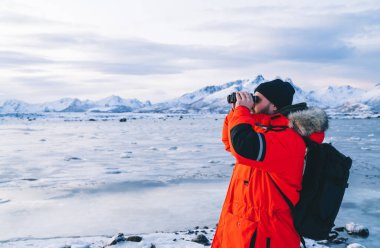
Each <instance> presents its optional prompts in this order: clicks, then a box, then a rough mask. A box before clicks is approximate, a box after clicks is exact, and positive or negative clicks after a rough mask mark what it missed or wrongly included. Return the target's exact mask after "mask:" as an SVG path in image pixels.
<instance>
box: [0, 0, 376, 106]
mask: <svg viewBox="0 0 380 248" xmlns="http://www.w3.org/2000/svg"><path fill="white" fill-rule="evenodd" d="M379 71H380V2H379V0H366V1H360V0H342V1H337V0H336V1H331V0H328V1H325V0H323V1H321V0H320V1H284V0H282V1H270V0H269V1H268V0H265V1H253V0H247V1H244V0H234V1H223V0H207V1H206V0H187V1H184V0H135V1H132V0H130V1H129V0H54V1H53V0H9V1H7V0H0V100H4V99H9V98H16V99H20V100H25V101H27V102H31V103H37V102H44V101H51V100H57V99H59V98H62V97H78V98H80V99H83V100H84V99H92V100H96V99H100V98H103V97H107V96H109V95H112V94H114V95H119V96H121V97H124V98H138V99H140V100H152V101H153V102H158V101H162V100H167V99H170V98H173V97H177V96H180V95H182V94H184V93H186V92H189V91H193V90H196V89H199V88H200V87H203V86H206V85H212V84H222V83H225V82H229V81H234V80H237V79H246V78H252V79H253V78H255V77H256V76H257V75H258V74H262V75H263V76H264V77H265V78H266V79H273V78H275V77H277V76H280V77H282V78H291V79H292V80H293V81H294V82H295V83H296V84H297V85H299V86H301V87H302V88H304V89H316V88H319V87H324V86H326V85H346V84H350V85H352V86H355V87H360V88H366V89H368V88H371V87H373V86H374V85H375V84H376V83H380V79H379V78H380V77H379V76H380V72H379Z"/></svg>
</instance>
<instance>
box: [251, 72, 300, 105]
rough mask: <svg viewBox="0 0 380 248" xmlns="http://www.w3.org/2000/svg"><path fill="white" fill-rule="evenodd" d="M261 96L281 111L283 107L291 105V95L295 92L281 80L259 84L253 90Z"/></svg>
mask: <svg viewBox="0 0 380 248" xmlns="http://www.w3.org/2000/svg"><path fill="white" fill-rule="evenodd" d="M256 91H258V92H260V93H261V94H263V95H264V96H265V97H266V98H267V99H268V100H269V101H270V102H271V103H273V104H274V105H275V106H276V107H277V109H281V108H283V107H285V106H288V105H291V104H292V102H293V95H294V93H295V90H294V88H293V86H292V85H291V84H290V83H288V82H284V81H282V80H281V79H275V80H273V81H268V82H265V83H262V84H260V85H259V86H257V88H256V89H255V92H256Z"/></svg>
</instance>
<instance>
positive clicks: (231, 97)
mask: <svg viewBox="0 0 380 248" xmlns="http://www.w3.org/2000/svg"><path fill="white" fill-rule="evenodd" d="M251 96H252V100H253V102H254V103H258V102H260V98H259V97H258V96H255V95H254V94H252V93H251ZM227 102H228V103H235V102H236V92H234V93H232V94H230V95H228V96H227Z"/></svg>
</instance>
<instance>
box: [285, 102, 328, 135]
mask: <svg viewBox="0 0 380 248" xmlns="http://www.w3.org/2000/svg"><path fill="white" fill-rule="evenodd" d="M288 119H289V127H290V128H292V129H293V130H295V131H296V132H297V133H298V134H300V135H301V136H304V137H307V136H310V135H311V134H313V133H320V132H325V131H326V130H327V129H328V127H329V121H328V117H327V114H326V112H325V111H323V110H322V109H320V108H315V107H313V108H307V109H304V110H300V111H296V112H292V113H290V114H289V115H288Z"/></svg>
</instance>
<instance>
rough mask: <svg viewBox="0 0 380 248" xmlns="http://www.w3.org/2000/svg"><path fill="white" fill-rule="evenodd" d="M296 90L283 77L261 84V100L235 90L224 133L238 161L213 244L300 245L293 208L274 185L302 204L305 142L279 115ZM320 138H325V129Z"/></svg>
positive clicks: (219, 247) (222, 247)
mask: <svg viewBox="0 0 380 248" xmlns="http://www.w3.org/2000/svg"><path fill="white" fill-rule="evenodd" d="M294 93H295V90H294V88H293V87H292V85H291V84H290V83H288V82H284V81H282V80H279V79H276V80H273V81H269V82H265V83H262V84H260V85H259V86H258V87H257V88H256V90H255V95H256V96H257V97H258V98H259V101H258V102H256V103H254V102H253V99H252V97H251V95H250V93H248V92H237V93H236V98H237V101H236V103H235V105H234V106H233V108H232V110H231V112H230V113H229V114H228V115H227V116H226V119H225V123H224V127H223V137H222V140H223V142H224V144H225V147H226V150H227V151H230V152H231V154H232V155H233V156H234V157H235V158H236V165H235V168H234V172H233V175H232V177H231V181H230V185H229V188H228V191H227V195H226V199H225V202H224V205H223V209H222V212H221V215H220V219H219V223H218V227H217V230H216V233H215V237H214V240H213V244H212V248H248V247H249V248H251V247H255V248H268V247H275V248H299V247H300V237H299V235H298V233H297V231H296V230H295V228H294V226H293V220H292V215H291V210H290V209H289V206H288V204H287V203H286V202H285V200H284V198H283V196H282V195H281V193H280V192H279V190H278V189H277V188H276V186H275V185H274V183H273V181H274V182H275V183H276V184H277V185H278V186H279V187H280V188H281V190H282V192H283V193H284V194H285V195H286V196H287V197H288V198H289V199H290V200H291V202H292V203H293V204H296V203H297V201H298V200H299V191H300V190H301V185H302V173H303V164H304V156H305V151H306V146H305V143H304V141H303V139H302V137H301V136H300V135H299V134H298V133H297V132H296V131H295V130H294V129H292V128H289V125H290V122H289V119H288V118H287V117H286V116H285V115H283V114H281V113H280V112H281V109H284V107H285V108H286V107H289V105H291V104H292V101H293V95H294ZM293 123H294V122H293ZM301 129H302V128H301ZM302 130H303V129H302ZM316 131H318V130H316ZM309 134H310V133H308V134H307V135H309ZM314 135H315V134H314ZM315 137H316V139H315V140H316V141H319V142H321V141H322V140H323V133H319V134H317V135H316V136H315ZM315 137H314V138H315Z"/></svg>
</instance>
